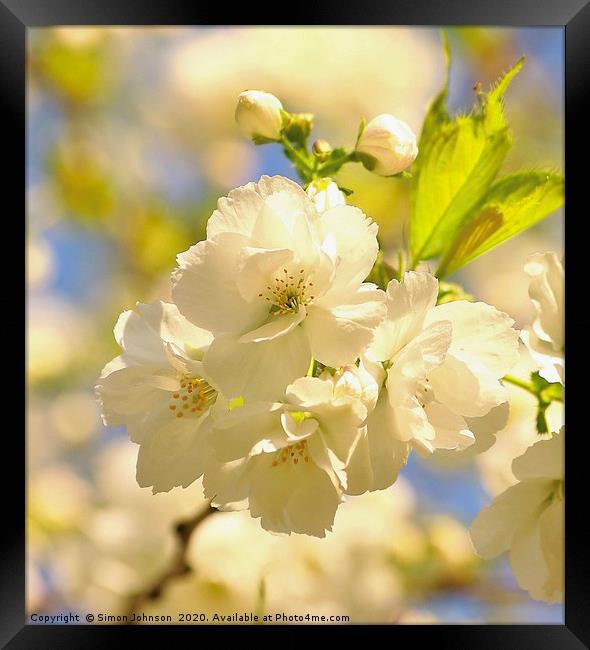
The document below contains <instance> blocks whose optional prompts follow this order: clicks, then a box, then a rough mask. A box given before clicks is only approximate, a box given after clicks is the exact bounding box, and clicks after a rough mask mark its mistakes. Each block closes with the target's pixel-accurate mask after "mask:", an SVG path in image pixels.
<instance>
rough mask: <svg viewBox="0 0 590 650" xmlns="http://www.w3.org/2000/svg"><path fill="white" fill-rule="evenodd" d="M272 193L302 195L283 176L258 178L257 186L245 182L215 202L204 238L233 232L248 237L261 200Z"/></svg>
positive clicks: (301, 191)
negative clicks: (215, 205) (215, 207)
mask: <svg viewBox="0 0 590 650" xmlns="http://www.w3.org/2000/svg"><path fill="white" fill-rule="evenodd" d="M275 192H288V193H291V194H294V195H296V196H297V195H299V196H300V195H301V194H305V192H304V191H303V189H302V187H301V186H300V185H298V184H297V183H295V182H294V181H292V180H289V179H288V178H284V177H283V176H262V177H261V178H260V180H259V181H258V183H247V184H246V185H244V186H242V187H238V188H236V189H235V190H232V191H231V192H230V193H229V194H228V195H227V197H223V198H221V199H219V201H218V202H217V210H215V211H214V212H213V214H212V215H211V217H210V218H209V220H208V222H207V238H208V239H211V238H212V237H215V236H216V235H218V234H220V233H222V232H234V233H238V234H241V235H245V236H246V237H250V236H251V235H252V230H253V229H254V225H255V224H256V219H257V218H258V214H259V212H260V210H261V208H262V205H263V203H264V200H265V199H266V198H268V197H269V196H271V195H272V194H274V193H275Z"/></svg>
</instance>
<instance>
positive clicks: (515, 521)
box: [471, 252, 565, 603]
mask: <svg viewBox="0 0 590 650" xmlns="http://www.w3.org/2000/svg"><path fill="white" fill-rule="evenodd" d="M525 272H526V273H527V274H528V275H529V277H530V278H531V282H530V284H529V296H530V298H531V300H532V302H533V305H534V306H535V310H536V315H537V317H536V319H535V322H534V324H533V327H532V328H531V329H530V330H527V331H523V332H522V333H521V337H522V339H523V341H524V342H525V343H526V344H527V347H528V348H529V351H530V352H531V355H532V356H533V358H534V359H535V361H536V362H537V363H538V364H539V366H540V368H541V369H540V371H539V374H540V375H541V376H542V377H543V378H544V379H546V380H548V381H551V382H558V383H560V384H562V385H563V383H564V368H563V355H564V333H563V320H564V286H563V277H564V270H563V266H562V264H561V262H560V260H559V258H558V256H557V255H556V254H555V253H552V252H547V253H536V254H534V255H532V256H531V257H530V258H529V259H528V261H527V263H526V265H525ZM564 438H565V427H561V430H560V431H559V433H553V434H552V435H551V437H550V438H549V439H540V440H538V441H537V442H535V443H534V444H533V445H532V446H530V447H529V448H528V449H527V450H526V452H525V453H524V454H523V455H522V456H519V457H518V458H516V459H515V460H514V462H513V463H512V472H513V473H514V476H515V477H516V478H517V479H518V483H516V485H513V486H511V487H509V488H508V489H507V490H506V491H504V492H503V493H502V494H500V495H499V496H498V497H497V498H496V499H495V500H494V502H493V503H492V504H491V505H490V506H488V507H487V508H484V510H482V511H481V512H480V513H479V515H478V516H477V517H476V519H475V521H474V522H473V527H472V530H471V537H472V540H473V543H474V546H475V548H476V550H477V552H478V553H479V554H480V555H481V556H482V557H484V558H493V557H496V556H498V555H500V554H501V553H503V552H505V551H509V556H510V565H511V567H512V571H513V573H514V575H515V577H516V580H517V581H518V584H519V585H520V586H521V587H522V588H523V589H526V590H527V591H528V592H529V593H530V595H531V596H532V597H533V598H535V599H537V600H543V601H546V602H551V603H552V602H562V601H563V586H564V478H565V477H564Z"/></svg>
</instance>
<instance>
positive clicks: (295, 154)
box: [281, 135, 314, 181]
mask: <svg viewBox="0 0 590 650" xmlns="http://www.w3.org/2000/svg"><path fill="white" fill-rule="evenodd" d="M281 143H282V145H283V147H284V148H285V151H287V152H288V153H289V154H290V157H291V160H292V161H293V162H294V163H295V166H296V167H297V170H298V171H299V172H300V173H301V175H302V176H303V177H304V180H306V181H309V180H311V179H312V178H313V176H314V170H313V169H312V168H311V166H310V165H309V162H308V160H307V158H305V156H303V154H302V153H301V151H299V150H298V149H295V147H294V146H293V145H292V144H291V143H290V142H289V140H288V138H287V137H286V136H285V135H282V136H281ZM297 163H299V164H298V165H297Z"/></svg>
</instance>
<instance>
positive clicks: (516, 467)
mask: <svg viewBox="0 0 590 650" xmlns="http://www.w3.org/2000/svg"><path fill="white" fill-rule="evenodd" d="M561 431H562V433H560V434H554V435H553V437H552V438H551V439H550V440H539V441H538V442H535V444H534V445H531V446H530V447H529V448H528V449H527V450H526V451H525V452H524V454H523V455H522V456H519V457H518V458H515V459H514V460H513V461H512V473H513V474H514V476H516V478H517V479H518V480H520V481H524V480H525V479H535V478H542V479H553V480H562V479H563V477H564V453H563V452H564V450H563V441H564V433H563V432H564V431H565V427H562V429H561Z"/></svg>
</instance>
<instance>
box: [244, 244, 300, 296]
mask: <svg viewBox="0 0 590 650" xmlns="http://www.w3.org/2000/svg"><path fill="white" fill-rule="evenodd" d="M292 260H293V251H292V250H289V249H287V248H271V249H268V248H255V247H253V246H245V247H244V248H242V250H241V251H240V255H239V259H238V272H237V275H236V284H237V286H238V289H239V290H240V294H241V296H242V298H244V300H247V301H248V302H252V301H253V300H256V299H257V298H258V300H259V301H260V299H261V298H262V299H263V300H264V299H265V298H264V297H263V296H260V295H259V294H260V293H261V292H264V291H265V289H266V287H267V286H268V283H269V278H270V276H271V275H272V274H273V272H274V271H275V270H276V269H277V268H278V267H279V266H281V265H284V264H289V263H290V262H291V261H292ZM267 307H269V305H267Z"/></svg>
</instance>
